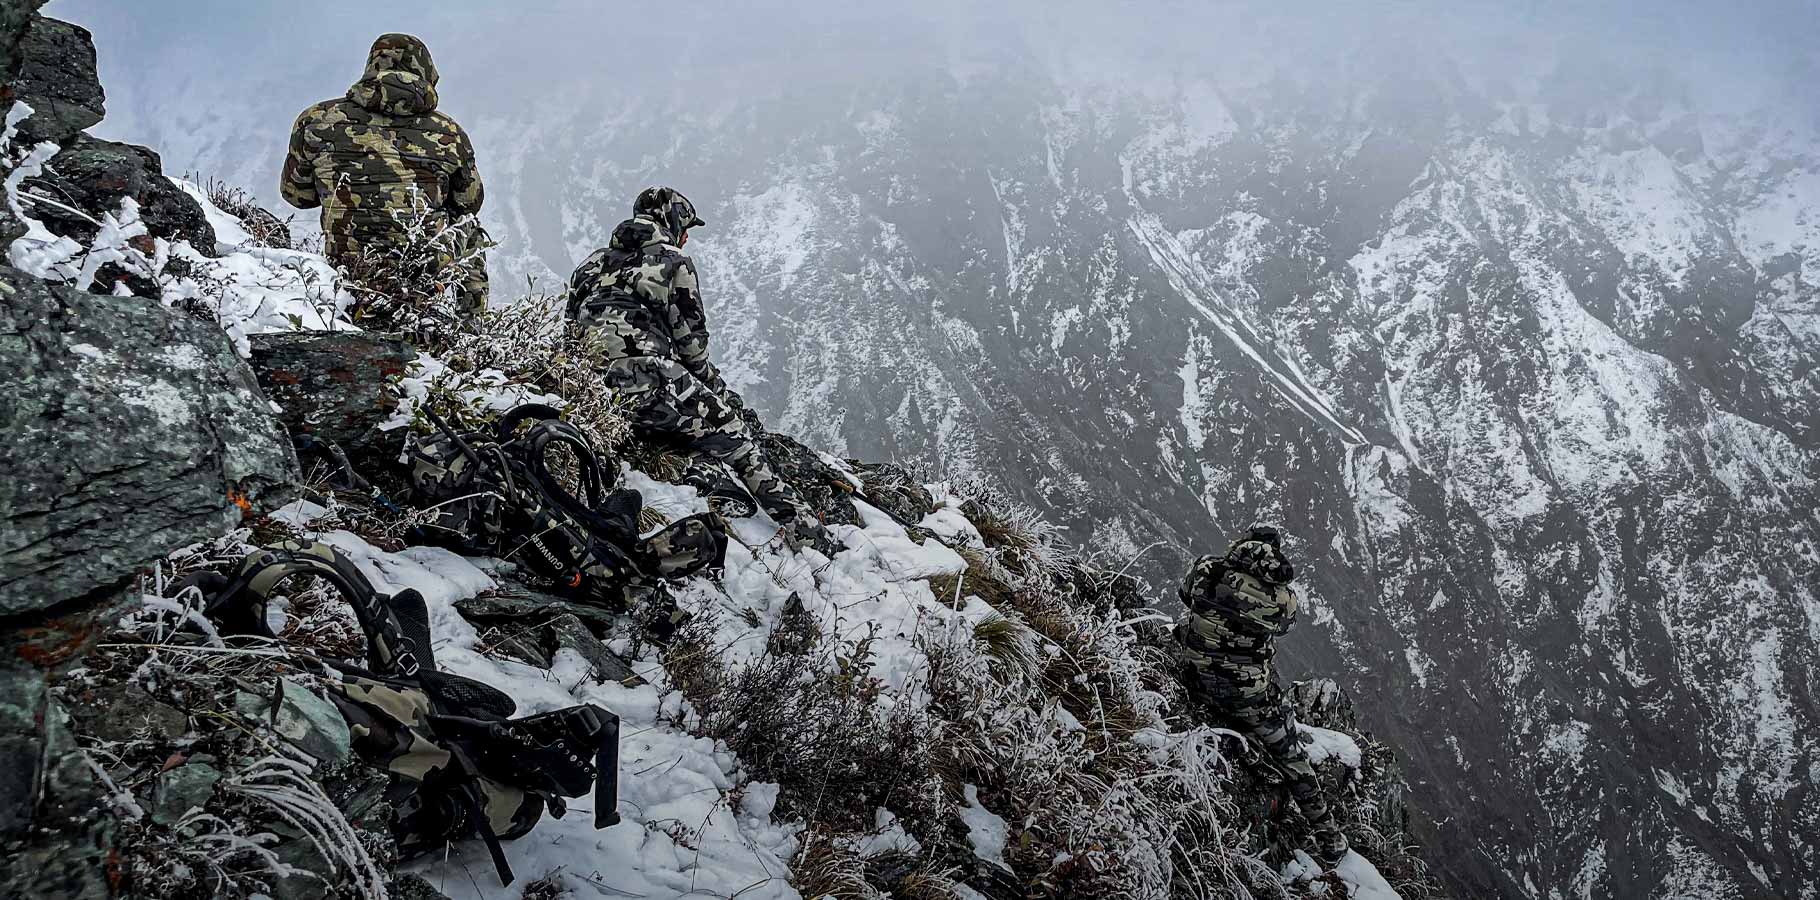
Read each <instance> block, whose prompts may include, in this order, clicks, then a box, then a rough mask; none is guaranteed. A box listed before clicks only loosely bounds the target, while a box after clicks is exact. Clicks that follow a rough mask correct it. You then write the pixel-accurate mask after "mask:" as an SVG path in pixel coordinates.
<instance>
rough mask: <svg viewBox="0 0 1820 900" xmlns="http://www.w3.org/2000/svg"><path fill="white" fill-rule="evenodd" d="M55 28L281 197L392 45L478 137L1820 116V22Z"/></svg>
mask: <svg viewBox="0 0 1820 900" xmlns="http://www.w3.org/2000/svg"><path fill="white" fill-rule="evenodd" d="M45 11H46V12H47V13H48V14H50V15H54V16H58V17H61V18H66V19H69V20H71V21H74V22H77V23H78V24H81V25H84V26H86V27H88V28H89V29H91V30H92V31H93V32H94V34H95V39H96V43H97V46H98V48H99V50H100V55H101V68H102V80H103V83H104V84H105V85H106V87H107V90H108V94H109V98H110V102H109V114H108V119H107V121H106V122H104V123H103V124H102V125H101V126H100V128H99V129H98V131H99V133H101V134H102V135H104V136H106V137H112V138H117V139H123V140H130V141H134V142H140V143H146V144H150V145H152V146H155V147H158V148H159V149H160V150H162V151H164V153H165V155H166V157H167V164H168V165H169V166H170V167H172V168H173V170H174V171H178V172H187V171H191V169H192V167H195V166H201V167H203V168H205V169H207V170H208V171H209V172H211V173H217V174H220V175H221V176H223V177H226V178H230V179H232V180H234V181H236V182H237V183H240V184H245V185H249V186H251V187H253V188H254V189H255V190H258V191H259V192H261V193H265V192H266V188H267V187H268V186H269V183H270V181H271V177H272V176H271V171H272V170H274V167H275V165H276V161H275V159H274V158H273V157H272V154H273V153H274V152H277V151H278V150H281V148H282V145H283V142H284V139H285V133H286V132H287V130H288V127H289V125H290V120H291V118H292V117H294V116H295V115H296V112H297V111H298V110H301V109H302V108H303V107H304V106H306V105H308V104H310V103H313V102H315V101H317V100H321V99H324V98H327V97H331V96H336V95H339V94H340V93H341V92H342V91H344V90H345V88H346V86H347V85H348V84H349V83H350V82H351V81H353V80H354V79H355V78H356V77H357V76H358V75H359V72H360V69H361V65H362V62H363V61H364V58H365V52H366V48H367V46H368V45H369V44H370V43H371V41H372V39H373V38H374V37H375V36H376V35H378V34H380V33H382V32H385V31H392V30H399V31H408V32H411V33H414V34H417V35H419V36H421V37H423V38H424V39H425V40H426V41H427V42H428V43H429V45H430V47H431V49H432V50H433V51H434V53H435V54H436V58H437V62H438V64H439V66H440V68H441V69H442V73H443V80H444V91H443V101H444V108H445V109H447V110H448V111H449V112H450V113H452V114H453V115H455V116H456V117H457V118H458V119H460V120H462V121H463V122H467V123H469V124H470V126H471V127H472V126H475V125H482V126H484V125H485V123H486V122H487V121H488V120H491V121H492V122H494V123H510V122H515V121H518V120H519V119H521V118H529V117H528V116H523V115H522V114H523V113H525V112H526V111H528V110H536V111H537V112H538V115H539V116H540V117H541V118H542V119H544V120H546V121H547V120H548V119H549V118H550V112H549V107H551V106H552V105H554V106H558V107H574V108H577V109H578V110H579V111H580V114H582V115H588V116H590V117H592V118H597V119H598V118H601V117H602V116H603V115H610V114H611V111H612V110H613V109H614V98H615V97H616V96H623V95H624V94H626V93H627V92H635V93H639V94H645V95H650V94H653V93H654V92H655V93H656V96H660V97H664V98H669V99H666V100H665V101H664V102H666V103H669V104H671V106H672V108H678V109H683V108H686V109H689V110H692V111H700V110H703V109H710V110H711V109H713V108H714V107H716V105H720V106H722V107H733V106H736V105H737V104H739V103H740V102H741V101H742V100H743V99H747V98H750V97H753V96H758V95H762V93H764V92H788V93H789V95H790V96H791V97H793V98H796V99H797V100H798V101H799V102H800V103H802V104H813V103H818V102H819V103H830V104H835V105H837V106H838V105H839V104H842V103H844V102H846V98H847V96H849V95H848V94H847V92H846V91H844V90H843V88H845V87H847V86H849V85H854V84H862V83H864V82H866V81H868V80H873V81H876V80H881V79H883V80H889V81H892V82H894V83H900V84H901V83H908V84H914V83H916V81H917V80H918V79H923V78H928V77H931V76H932V75H933V76H934V77H938V78H939V77H942V76H943V75H944V74H945V73H962V72H986V73H994V72H995V71H997V70H996V69H995V67H1005V66H1012V67H1018V66H1037V67H1042V68H1044V69H1047V70H1048V72H1047V74H1048V75H1050V76H1052V77H1056V78H1059V79H1083V80H1088V81H1093V82H1098V83H1103V84H1114V85H1120V86H1128V87H1129V86H1135V87H1139V88H1142V87H1143V86H1146V85H1153V84H1158V85H1163V86H1167V85H1169V84H1170V83H1172V82H1174V81H1176V80H1180V79H1193V78H1205V79H1211V80H1213V81H1215V82H1217V83H1219V85H1220V87H1221V89H1222V90H1224V91H1228V92H1231V91H1235V90H1236V91H1242V90H1243V86H1244V85H1246V84H1256V83H1260V82H1264V81H1267V80H1271V79H1287V80H1290V81H1294V82H1297V83H1299V84H1301V85H1303V86H1304V87H1306V88H1307V90H1308V93H1309V95H1311V96H1318V93H1319V92H1320V91H1322V90H1325V89H1330V88H1345V87H1352V86H1356V82H1358V81H1360V80H1363V79H1372V78H1377V77H1384V76H1387V75H1389V76H1394V75H1395V74H1396V73H1397V72H1399V71H1400V70H1402V69H1405V68H1412V67H1416V66H1425V67H1427V69H1428V71H1429V72H1430V73H1433V72H1436V71H1444V72H1446V73H1459V75H1460V76H1461V77H1465V78H1467V79H1469V80H1474V79H1476V80H1478V81H1493V82H1497V83H1499V84H1505V83H1509V84H1510V85H1515V86H1514V87H1510V88H1508V90H1514V91H1517V92H1518V93H1519V94H1520V93H1521V91H1522V90H1525V89H1534V88H1535V86H1536V85H1539V84H1541V83H1542V82H1541V80H1540V78H1539V75H1540V73H1541V72H1543V71H1546V70H1548V69H1549V67H1550V65H1552V61H1553V60H1557V59H1571V60H1574V61H1575V62H1576V68H1575V69H1573V71H1572V76H1571V77H1572V78H1574V79H1576V81H1575V82H1574V83H1573V84H1571V85H1563V84H1562V83H1560V82H1559V81H1558V79H1559V78H1560V74H1559V73H1556V75H1555V76H1554V77H1555V78H1556V79H1557V81H1556V82H1555V83H1554V84H1553V85H1552V88H1553V90H1554V91H1555V94H1554V97H1555V99H1557V100H1558V99H1559V98H1560V97H1561V96H1562V94H1561V91H1563V90H1567V91H1584V92H1592V93H1597V92H1601V91H1610V90H1613V89H1614V87H1613V86H1614V85H1615V84H1617V83H1618V81H1617V80H1614V79H1609V78H1607V77H1606V73H1607V71H1608V69H1609V67H1612V66H1617V67H1622V68H1624V69H1626V70H1629V71H1633V72H1636V71H1650V70H1652V69H1653V70H1660V71H1664V72H1668V73H1670V74H1672V75H1674V76H1676V78H1677V80H1678V81H1680V82H1683V83H1684V84H1685V85H1686V86H1687V87H1689V88H1690V89H1691V90H1692V91H1693V92H1694V93H1695V94H1697V95H1698V98H1697V99H1699V100H1700V101H1702V106H1703V107H1704V108H1706V109H1710V110H1721V111H1724V110H1740V111H1744V110H1749V109H1751V108H1753V107H1759V106H1768V107H1770V108H1772V109H1774V110H1775V114H1776V115H1777V116H1780V117H1783V118H1788V117H1790V116H1807V117H1810V119H1811V118H1812V117H1814V116H1820V105H1816V104H1814V103H1813V102H1812V100H1811V96H1810V94H1809V92H1810V89H1811V86H1812V85H1813V84H1815V83H1816V82H1820V63H1816V53H1820V0H1756V2H1751V0H1746V2H1741V3H1740V2H1726V0H1622V2H1615V3H1613V2H1607V3H1599V2H1581V0H1497V2H1493V0H1451V2H1450V0H1382V2H1344V0H1321V2H1308V0H1301V2H1298V0H1242V2H1224V3H1220V2H1200V0H1146V2H1123V3H1121V2H1109V0H988V2H975V0H919V2H909V3H900V4H883V3H866V2H853V0H847V2H841V0H741V2H713V0H709V2H690V3H672V4H651V3H642V4H641V3H625V2H606V0H312V2H308V3H297V2H294V0H287V2H270V0H257V2H253V0H53V2H52V3H51V4H50V5H49V6H48V7H46V10H45ZM988 77H990V75H988ZM1526 79H1527V81H1526ZM1335 93H1336V96H1337V95H1340V94H1343V93H1351V92H1345V91H1336V92H1335ZM1791 97H1792V98H1794V100H1793V101H1792V102H1791V101H1790V99H1789V98H1791ZM513 133H514V131H513V128H512V127H511V126H510V125H509V124H500V125H499V127H495V128H490V129H489V128H485V127H482V128H480V129H478V131H477V138H478V139H480V140H483V141H487V140H490V141H492V142H493V143H492V144H491V145H490V146H486V147H483V148H482V149H483V151H484V156H485V157H486V158H488V159H497V158H499V157H500V155H502V154H505V153H509V152H512V151H513V150H515V149H516V148H515V147H513V146H510V143H511V142H510V141H509V140H508V139H509V137H510V135H512V134H513Z"/></svg>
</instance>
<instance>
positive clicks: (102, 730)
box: [63, 684, 189, 741]
mask: <svg viewBox="0 0 1820 900" xmlns="http://www.w3.org/2000/svg"><path fill="white" fill-rule="evenodd" d="M63 690H64V691H65V693H64V695H63V699H64V701H65V703H66V704H67V705H68V707H69V711H70V715H71V716H73V717H74V718H75V720H76V722H77V724H78V725H79V726H80V730H81V731H82V732H83V733H84V734H89V735H93V736H94V737H96V738H99V739H100V740H103V741H130V740H135V739H137V738H141V737H144V736H147V735H150V736H152V737H155V738H158V737H162V738H174V737H178V736H180V735H182V734H183V733H184V732H185V731H187V730H188V729H189V716H187V715H185V714H184V712H183V710H180V709H177V708H175V707H173V706H170V705H168V704H165V703H161V702H159V701H158V700H156V699H153V698H152V696H151V695H150V694H147V693H146V692H145V691H143V690H140V689H139V688H138V687H135V686H133V685H130V684H106V685H101V686H99V687H95V688H90V689H87V690H71V689H69V688H64V689H63Z"/></svg>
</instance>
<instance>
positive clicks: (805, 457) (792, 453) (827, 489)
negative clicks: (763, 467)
mask: <svg viewBox="0 0 1820 900" xmlns="http://www.w3.org/2000/svg"><path fill="white" fill-rule="evenodd" d="M759 447H760V449H762V450H764V451H765V458H766V459H768V460H770V461H771V467H772V468H774V469H776V470H777V474H779V475H781V476H783V479H784V480H785V481H787V482H789V483H790V484H791V486H793V487H795V488H796V492H797V493H798V494H801V495H802V498H803V502H805V503H808V504H809V507H810V508H811V509H813V510H815V513H816V515H819V516H821V517H822V521H823V522H824V523H827V524H830V525H836V524H838V525H858V524H859V523H860V522H859V511H858V510H856V509H854V508H853V497H852V495H853V485H852V483H851V482H849V481H848V480H847V479H846V478H845V477H844V476H843V475H841V473H840V472H838V471H836V470H835V468H834V467H833V466H830V465H828V464H827V462H825V461H823V460H822V458H821V455H820V454H817V453H816V452H815V451H814V450H811V449H809V448H808V447H807V446H805V445H804V444H803V443H802V442H801V441H799V440H797V439H795V438H793V437H790V436H789V435H784V434H777V433H774V432H764V437H763V438H762V439H761V440H760V442H759Z"/></svg>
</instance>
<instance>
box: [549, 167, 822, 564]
mask: <svg viewBox="0 0 1820 900" xmlns="http://www.w3.org/2000/svg"><path fill="white" fill-rule="evenodd" d="M632 213H633V214H632V218H630V219H627V220H626V221H624V222H621V223H620V224H619V226H618V227H617V228H615V229H613V240H612V242H611V243H610V244H608V245H607V246H606V247H603V248H601V249H599V250H597V251H595V252H594V254H593V255H591V256H589V257H588V258H587V260H586V261H585V262H583V263H582V264H581V266H580V268H577V269H576V270H575V274H573V275H572V276H570V278H569V290H568V304H567V305H568V310H567V312H568V318H569V319H570V320H571V321H573V322H575V323H576V324H577V325H578V326H580V327H581V328H582V329H584V333H586V334H587V335H588V336H589V340H590V341H591V342H592V343H593V344H594V345H595V346H596V347H598V348H599V349H600V350H601V352H602V357H603V362H604V363H605V369H604V371H603V372H602V377H604V378H605V379H606V380H607V383H608V384H609V385H611V386H613V387H614V388H616V389H618V390H619V391H620V392H621V393H622V394H624V395H625V396H626V397H627V398H628V399H630V400H631V401H632V426H633V428H634V429H635V430H636V431H637V432H638V433H639V434H640V436H642V437H645V438H648V439H656V440H666V441H669V442H671V443H675V444H680V445H682V446H684V447H687V448H688V449H690V450H692V451H694V452H696V453H699V454H702V455H704V456H708V457H711V458H713V459H717V460H720V461H721V462H724V463H726V464H727V466H728V467H729V468H731V469H732V470H733V471H734V472H735V473H737V474H738V475H739V476H740V479H741V480H742V481H744V482H745V486H746V489H747V490H749V491H751V493H752V497H753V499H755V500H757V501H758V504H759V505H760V506H762V507H764V509H765V511H766V512H768V513H770V514H771V516H772V518H774V519H776V520H777V521H778V523H779V524H780V525H782V526H783V533H782V536H783V538H784V540H785V542H786V543H788V544H790V545H791V546H792V547H801V546H804V545H807V546H813V547H815V548H816V549H818V550H820V551H821V552H822V553H824V554H826V555H829V556H832V555H834V553H835V552H836V551H837V550H838V549H839V545H838V544H836V543H835V542H834V540H833V539H832V538H831V537H830V536H829V535H828V533H827V531H826V529H824V528H823V526H822V524H821V520H820V519H819V518H817V516H816V515H815V512H814V511H813V510H811V509H810V508H809V506H808V504H806V503H804V502H803V500H802V498H801V497H800V496H798V494H797V493H796V491H795V489H793V488H792V487H791V486H790V484H789V483H788V482H786V481H784V479H783V478H782V477H780V476H779V475H778V474H777V472H776V470H775V469H773V468H772V466H771V464H770V462H769V461H767V460H766V459H765V454H764V451H763V450H761V449H759V446H758V439H757V436H756V435H754V434H753V433H752V431H751V429H750V428H749V427H748V426H747V424H746V422H745V420H744V418H743V417H741V416H740V410H741V409H742V408H744V405H745V404H744V402H743V401H742V400H741V399H740V397H739V395H738V394H737V393H735V392H734V391H733V390H732V389H731V388H729V387H727V383H726V381H725V380H723V379H722V378H721V375H720V370H719V369H718V368H716V367H715V365H714V363H713V362H711V361H709V359H708V323H707V315H706V313H705V311H704V309H703V306H702V299H701V287H700V283H699V282H698V281H697V280H696V276H695V262H694V261H693V260H691V259H690V258H689V257H688V256H687V255H685V254H684V253H683V252H682V247H683V245H684V244H685V243H687V242H688V240H689V229H691V228H698V227H700V226H701V225H703V224H704V223H703V222H702V220H701V218H700V217H698V216H697V215H696V214H695V206H694V204H691V203H690V202H689V200H688V198H686V197H684V196H683V195H682V194H680V193H677V192H676V191H675V190H673V189H671V188H667V187H654V188H647V189H646V190H645V191H644V192H642V193H640V194H639V195H638V199H637V201H635V202H634V204H633V209H632Z"/></svg>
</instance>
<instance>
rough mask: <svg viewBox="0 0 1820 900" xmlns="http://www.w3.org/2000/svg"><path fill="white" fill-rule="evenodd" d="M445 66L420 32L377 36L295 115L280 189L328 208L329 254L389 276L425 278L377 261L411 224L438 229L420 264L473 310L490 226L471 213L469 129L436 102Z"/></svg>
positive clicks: (483, 288)
mask: <svg viewBox="0 0 1820 900" xmlns="http://www.w3.org/2000/svg"><path fill="white" fill-rule="evenodd" d="M437 77H438V76H437V72H436V63H435V62H434V61H432V60H431V59H430V51H429V48H428V47H425V46H424V44H423V41H420V40H418V39H417V38H415V37H412V36H411V35H408V34H385V35H381V36H380V37H379V39H378V40H376V41H374V42H373V49H372V51H371V53H370V54H369V55H368V57H367V67H366V74H365V75H363V76H362V77H361V79H360V80H359V81H357V82H355V83H354V86H353V87H350V88H348V92H347V95H346V96H345V97H338V98H336V99H333V100H325V101H323V102H321V103H318V104H316V105H315V106H312V107H310V108H309V109H306V110H304V111H303V114H302V115H299V116H298V117H297V124H296V125H295V126H294V127H293V128H292V129H291V146H290V152H289V153H288V154H287V155H286V156H285V160H284V173H283V175H282V177H281V178H280V180H279V190H280V192H281V193H282V195H283V196H284V199H285V201H286V202H288V203H290V204H291V205H292V206H295V207H297V208H299V209H314V208H316V207H321V208H322V233H323V239H324V253H325V254H326V255H327V256H328V258H329V259H330V260H331V261H332V262H334V263H335V264H336V265H337V266H338V267H340V268H342V269H343V270H345V271H348V272H351V273H354V274H355V275H356V276H357V277H361V276H365V277H366V278H372V277H374V276H375V275H377V276H379V282H380V284H382V285H387V284H390V285H396V284H421V283H422V281H423V280H422V279H421V277H419V276H420V273H407V274H405V275H403V276H399V275H398V273H387V272H373V271H371V270H373V269H375V268H376V267H380V266H387V267H389V266H395V265H396V264H397V263H398V260H397V258H396V256H395V255H394V256H389V255H388V254H387V251H388V250H395V249H396V248H399V247H401V246H403V245H404V244H406V243H407V242H409V240H410V239H411V235H410V232H411V230H412V229H413V228H416V229H418V231H419V233H420V234H424V233H427V234H431V235H440V236H441V237H442V239H441V240H439V241H436V242H435V246H434V248H433V249H432V250H431V251H430V252H429V254H428V256H429V261H428V267H429V269H430V271H428V272H426V273H421V274H427V275H428V276H430V280H432V281H435V282H437V283H448V284H451V285H452V287H453V288H454V289H455V291H456V295H457V297H458V298H459V300H460V303H461V306H462V307H463V309H464V310H466V311H467V312H469V313H472V312H474V311H477V310H479V309H482V308H484V307H485V305H486V296H487V281H486V259H485V255H484V246H485V235H484V234H483V233H482V232H481V231H480V229H479V225H478V222H477V220H476V219H475V215H476V214H477V213H479V212H480V205H481V201H482V200H483V199H484V192H483V190H482V188H481V183H480V172H479V170H478V169H477V168H476V167H475V164H474V145H473V143H472V142H470V141H469V140H468V135H467V132H465V131H463V130H462V128H461V126H460V125H457V124H456V123H455V120H454V119H451V118H449V117H448V116H447V115H444V114H443V113H441V112H438V111H437V109H436V103H437V95H436V82H437ZM387 275H391V276H393V277H391V278H389V279H388V278H387V277H386V276H387ZM394 299H396V300H400V301H402V300H404V298H394Z"/></svg>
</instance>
